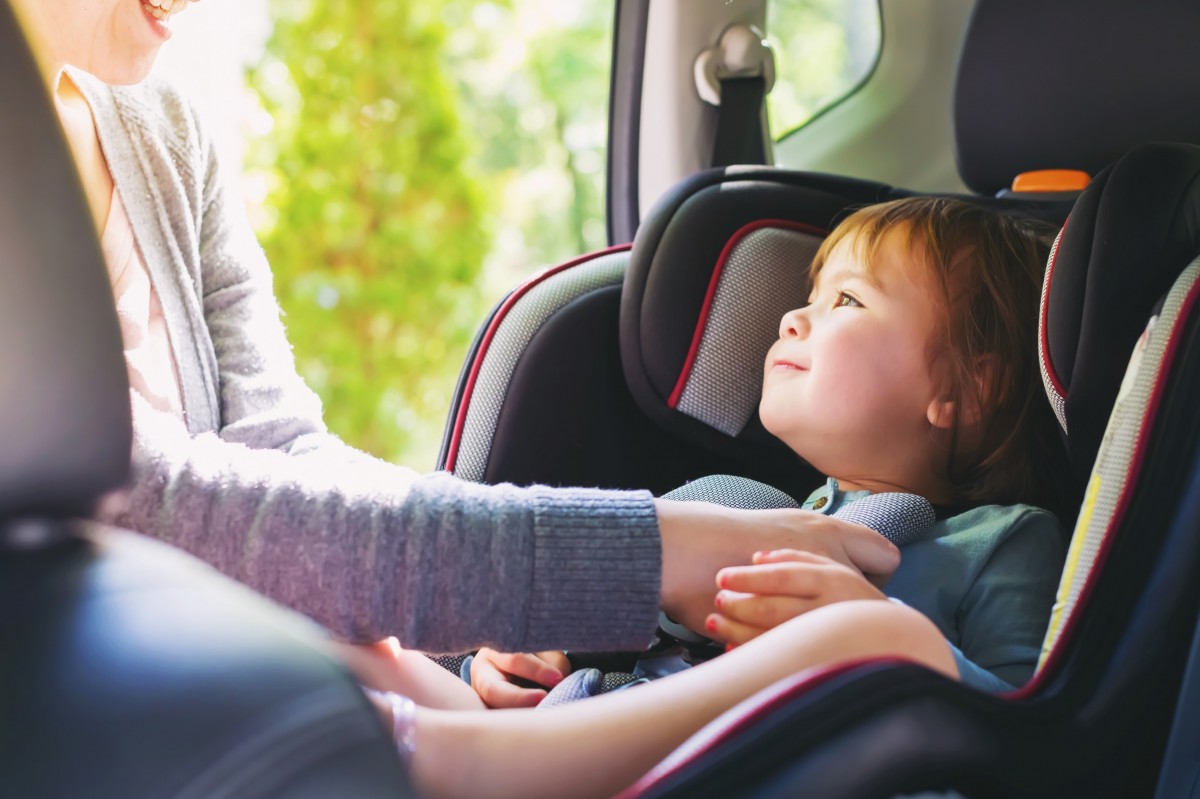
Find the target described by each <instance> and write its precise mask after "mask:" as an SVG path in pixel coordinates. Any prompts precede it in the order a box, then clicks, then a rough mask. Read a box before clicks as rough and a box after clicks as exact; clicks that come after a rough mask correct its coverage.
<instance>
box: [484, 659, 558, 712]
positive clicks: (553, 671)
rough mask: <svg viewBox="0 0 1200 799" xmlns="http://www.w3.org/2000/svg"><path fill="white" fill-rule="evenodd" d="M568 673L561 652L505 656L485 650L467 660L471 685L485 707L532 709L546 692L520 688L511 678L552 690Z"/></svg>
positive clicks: (539, 689)
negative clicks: (468, 661)
mask: <svg viewBox="0 0 1200 799" xmlns="http://www.w3.org/2000/svg"><path fill="white" fill-rule="evenodd" d="M570 673H571V662H570V661H569V660H567V655H566V653H564V652H560V651H551V652H537V653H528V652H517V653H507V652H497V651H496V650H494V649H488V648H486V647H485V648H483V649H480V650H479V651H478V652H476V653H475V659H474V660H472V661H471V686H472V687H473V688H474V689H475V690H476V691H477V692H478V693H479V696H480V698H481V699H483V701H484V704H486V705H487V706H488V707H493V708H500V707H533V706H535V705H536V704H537V703H538V702H540V701H542V699H543V698H545V696H546V691H545V690H543V689H541V688H526V687H522V686H521V685H518V684H516V683H514V679H516V680H522V681H526V682H529V683H533V684H535V685H544V686H546V688H553V687H554V686H556V685H558V684H559V683H560V682H562V680H563V678H564V677H566V676H567V675H568V674H570Z"/></svg>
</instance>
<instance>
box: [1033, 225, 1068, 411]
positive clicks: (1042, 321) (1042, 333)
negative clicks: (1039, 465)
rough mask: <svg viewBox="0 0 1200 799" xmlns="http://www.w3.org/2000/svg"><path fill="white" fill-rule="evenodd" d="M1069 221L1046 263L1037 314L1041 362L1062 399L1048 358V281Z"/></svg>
mask: <svg viewBox="0 0 1200 799" xmlns="http://www.w3.org/2000/svg"><path fill="white" fill-rule="evenodd" d="M1070 221H1071V216H1070V214H1068V215H1067V218H1066V219H1065V220H1063V226H1062V230H1060V231H1059V233H1058V239H1057V245H1058V246H1056V247H1055V248H1054V254H1053V255H1052V256H1051V258H1050V263H1048V264H1046V290H1045V291H1044V292H1042V294H1044V295H1045V296H1043V297H1042V307H1041V313H1040V314H1038V346H1039V347H1041V349H1042V363H1044V364H1046V376H1047V377H1049V378H1050V385H1051V386H1053V387H1054V390H1055V391H1057V392H1058V396H1060V397H1062V398H1063V399H1064V400H1065V399H1066V398H1067V390H1066V389H1065V388H1063V383H1062V380H1061V379H1060V378H1059V376H1058V372H1056V371H1054V361H1052V360H1051V359H1050V333H1049V329H1050V282H1051V281H1052V280H1053V279H1054V264H1055V263H1056V262H1057V261H1058V254H1059V253H1060V252H1062V240H1063V237H1064V236H1066V234H1067V225H1068V224H1069V223H1070Z"/></svg>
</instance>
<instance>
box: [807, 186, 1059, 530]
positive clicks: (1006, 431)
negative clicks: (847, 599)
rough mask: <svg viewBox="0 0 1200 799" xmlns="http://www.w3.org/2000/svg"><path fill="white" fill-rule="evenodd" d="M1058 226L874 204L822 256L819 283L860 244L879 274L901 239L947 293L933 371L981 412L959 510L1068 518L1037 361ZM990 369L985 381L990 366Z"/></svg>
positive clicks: (959, 203) (950, 202)
mask: <svg viewBox="0 0 1200 799" xmlns="http://www.w3.org/2000/svg"><path fill="white" fill-rule="evenodd" d="M1054 232H1055V231H1054V228H1053V227H1052V226H1050V225H1048V224H1046V223H1044V222H1036V221H1032V220H1027V219H1018V218H1015V217H1009V216H1004V215H1002V214H999V213H997V212H995V211H992V210H990V209H988V208H985V207H983V206H981V205H978V204H975V203H970V202H967V201H964V200H956V199H950V198H945V197H916V198H909V199H904V200H895V201H892V202H887V203H882V204H879V205H871V206H867V207H865V208H862V209H859V210H858V211H856V212H854V213H853V214H851V215H850V216H849V217H847V218H846V219H845V220H843V221H842V223H841V224H839V225H838V226H837V227H836V228H835V229H834V231H833V232H832V233H830V235H829V236H828V238H826V239H825V241H824V243H823V244H822V245H821V248H820V249H819V250H818V251H817V254H816V257H815V258H814V259H813V263H812V267H811V271H810V274H811V276H812V278H813V279H814V280H815V278H816V276H817V273H819V272H820V271H821V268H822V267H823V266H824V264H825V261H826V260H827V258H828V256H829V253H830V252H831V251H832V250H833V248H834V247H836V246H837V245H838V244H839V243H841V242H843V241H848V243H849V245H850V246H852V247H854V248H855V249H856V251H857V255H858V256H859V257H860V259H861V261H862V263H863V264H864V266H865V268H866V269H867V270H868V272H870V270H871V269H872V268H873V262H874V261H875V260H876V258H875V256H876V255H877V253H878V252H879V250H880V248H881V246H883V243H884V241H885V240H886V239H888V237H889V236H891V235H900V236H902V237H903V238H902V239H901V241H902V243H903V244H905V245H906V250H907V251H911V252H913V253H914V254H915V255H916V256H917V257H918V258H919V259H920V260H921V261H922V262H923V263H924V266H925V269H926V273H927V274H928V275H929V276H930V277H931V278H932V282H933V284H934V286H936V287H937V288H938V289H939V296H937V297H936V298H935V300H934V304H935V305H936V306H937V307H939V308H940V309H942V310H943V311H944V313H942V318H943V328H942V330H941V333H940V335H937V336H935V340H934V341H933V342H932V343H931V346H932V350H933V351H932V352H931V353H930V363H931V364H934V363H937V364H938V365H939V366H943V367H944V368H945V370H946V375H947V377H948V380H949V384H950V394H951V397H952V398H953V399H955V400H956V403H955V408H956V411H957V410H961V409H962V408H963V407H973V406H974V407H978V408H979V409H980V410H981V414H980V423H979V428H978V432H979V437H978V446H976V447H972V448H971V449H970V451H960V448H961V440H960V433H961V419H960V418H959V417H958V416H957V415H956V418H955V419H954V421H953V423H952V424H951V426H950V430H949V436H948V441H947V442H946V448H947V459H946V468H945V474H944V475H943V477H945V478H946V479H947V480H948V482H949V483H950V484H951V486H952V487H953V488H954V490H955V492H956V494H957V498H958V501H959V502H963V503H971V504H985V503H997V504H1010V503H1015V502H1028V503H1031V504H1036V505H1040V506H1042V507H1046V508H1050V509H1052V510H1059V508H1058V507H1057V505H1058V504H1059V502H1060V501H1061V497H1062V488H1061V484H1060V480H1061V477H1060V475H1061V474H1062V473H1063V472H1062V471H1061V470H1062V469H1063V464H1064V459H1065V451H1064V450H1063V447H1062V444H1061V441H1060V439H1059V436H1058V431H1057V428H1056V422H1055V420H1054V417H1053V413H1052V411H1051V408H1050V404H1049V402H1047V400H1046V397H1045V395H1044V393H1043V389H1042V385H1041V379H1040V375H1039V371H1038V363H1037V345H1036V344H1037V319H1038V302H1039V297H1040V295H1041V285H1042V274H1043V270H1044V268H1045V264H1046V258H1047V255H1048V252H1049V244H1050V239H1051V238H1052V236H1053V234H1054ZM985 361H986V362H988V363H989V364H990V373H989V374H988V376H987V377H988V379H985V380H983V381H982V383H981V381H979V380H978V379H977V375H978V374H979V369H980V364H981V363H983V362H985Z"/></svg>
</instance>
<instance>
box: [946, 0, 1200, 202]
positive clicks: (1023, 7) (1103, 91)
mask: <svg viewBox="0 0 1200 799" xmlns="http://www.w3.org/2000/svg"><path fill="white" fill-rule="evenodd" d="M1197 31H1200V4H1196V3H1180V2H1174V1H1173V0H1147V2H1138V3H1129V2H1124V0H1094V1H1093V2H1090V3H1045V2H1040V0H979V2H977V3H976V4H975V10H974V12H973V15H972V17H971V22H970V25H969V27H968V29H967V35H966V38H965V40H964V43H963V49H962V53H961V56H960V58H959V66H958V73H957V79H956V84H955V88H954V130H955V140H956V145H957V156H958V166H959V174H960V175H961V176H962V179H963V181H964V182H965V183H966V184H967V185H968V186H970V187H971V188H972V189H973V190H975V191H977V192H980V193H984V194H994V193H995V192H997V191H999V190H1000V189H1003V188H1006V187H1008V186H1009V184H1010V182H1011V181H1012V180H1013V178H1015V177H1016V176H1017V175H1018V174H1020V173H1022V172H1028V171H1031V170H1040V169H1078V170H1082V171H1084V172H1087V173H1089V174H1092V175H1095V174H1096V173H1097V172H1098V171H1099V170H1100V169H1101V168H1103V167H1104V166H1105V165H1107V164H1109V163H1112V162H1113V161H1115V160H1116V159H1118V158H1119V157H1121V155H1122V154H1124V153H1125V152H1126V151H1127V150H1129V149H1130V148H1131V147H1134V146H1135V145H1138V144H1143V143H1146V142H1151V141H1178V142H1189V143H1194V144H1200V70H1197V69H1196V66H1195V63H1194V62H1195V59H1194V57H1193V54H1194V52H1195V47H1196V44H1195V39H1196V32H1197Z"/></svg>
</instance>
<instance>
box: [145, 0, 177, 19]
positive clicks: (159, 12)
mask: <svg viewBox="0 0 1200 799" xmlns="http://www.w3.org/2000/svg"><path fill="white" fill-rule="evenodd" d="M187 4H188V0H142V8H143V9H145V10H146V13H147V14H149V15H150V16H152V17H154V18H155V19H156V20H158V21H159V22H162V23H164V24H165V23H166V22H167V21H168V20H170V18H171V17H172V16H173V15H175V14H178V13H179V12H180V11H183V9H184V7H185V6H187Z"/></svg>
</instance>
